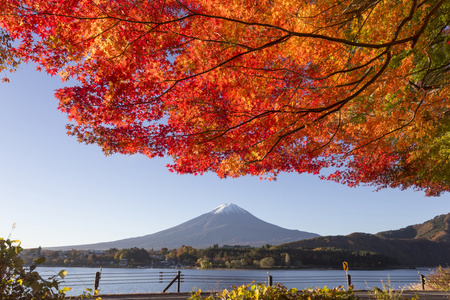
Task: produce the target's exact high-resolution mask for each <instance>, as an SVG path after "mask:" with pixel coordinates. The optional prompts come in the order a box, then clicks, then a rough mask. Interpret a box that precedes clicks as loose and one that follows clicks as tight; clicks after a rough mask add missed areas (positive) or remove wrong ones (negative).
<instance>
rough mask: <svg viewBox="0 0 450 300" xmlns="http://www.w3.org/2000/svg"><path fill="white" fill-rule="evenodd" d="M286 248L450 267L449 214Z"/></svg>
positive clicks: (314, 240)
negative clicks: (358, 253) (327, 250)
mask: <svg viewBox="0 0 450 300" xmlns="http://www.w3.org/2000/svg"><path fill="white" fill-rule="evenodd" d="M283 246H284V247H287V248H308V249H316V248H335V249H342V250H348V251H371V252H376V253H379V254H383V255H386V256H389V257H392V258H395V259H396V260H398V261H399V262H400V264H402V265H403V266H408V267H434V266H438V265H442V266H444V265H449V264H450V251H449V250H450V214H447V215H440V216H437V217H435V218H433V219H431V220H428V221H426V222H424V223H422V224H416V225H411V226H407V227H405V228H401V229H398V230H391V231H384V232H380V233H377V234H368V233H352V234H349V235H346V236H342V235H338V236H322V237H317V238H313V239H308V240H301V241H296V242H291V243H286V244H283Z"/></svg>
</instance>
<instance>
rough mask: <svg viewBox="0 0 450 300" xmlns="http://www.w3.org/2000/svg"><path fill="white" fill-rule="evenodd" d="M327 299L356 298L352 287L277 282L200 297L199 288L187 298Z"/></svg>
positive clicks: (210, 299)
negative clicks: (305, 286)
mask: <svg viewBox="0 0 450 300" xmlns="http://www.w3.org/2000/svg"><path fill="white" fill-rule="evenodd" d="M202 299H204V300H219V299H220V300H225V299H227V300H228V299H229V300H241V299H242V300H244V299H245V300H257V299H261V300H263V299H267V300H269V299H270V300H284V299H286V300H288V299H289V300H327V299H342V300H352V299H358V297H357V296H356V295H355V294H354V293H353V290H352V289H349V290H344V289H343V287H342V286H340V287H337V288H333V289H328V288H327V287H324V288H322V289H320V288H316V289H304V290H297V289H295V288H293V289H289V290H288V289H287V288H286V287H285V286H283V285H281V284H278V285H275V286H265V285H263V284H260V283H259V284H257V285H250V284H248V285H243V286H240V287H237V288H236V287H234V289H233V290H231V291H228V290H223V291H222V292H219V293H217V294H214V295H211V296H208V297H206V298H202V296H201V290H198V291H197V292H193V293H192V295H191V297H190V298H189V300H202Z"/></svg>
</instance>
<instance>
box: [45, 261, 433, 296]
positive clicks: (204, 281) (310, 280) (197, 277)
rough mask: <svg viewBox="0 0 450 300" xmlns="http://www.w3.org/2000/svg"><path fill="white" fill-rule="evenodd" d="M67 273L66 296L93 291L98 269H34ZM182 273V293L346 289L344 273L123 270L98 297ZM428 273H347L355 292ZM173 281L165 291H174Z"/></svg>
mask: <svg viewBox="0 0 450 300" xmlns="http://www.w3.org/2000/svg"><path fill="white" fill-rule="evenodd" d="M62 269H64V270H66V271H67V276H66V278H65V279H64V282H63V283H62V284H61V285H60V287H65V286H68V287H71V288H72V290H71V291H70V292H69V293H67V294H68V295H80V294H82V293H83V291H85V290H86V288H90V289H93V288H94V282H95V273H96V272H98V271H100V269H98V268H58V267H51V268H50V267H39V268H38V269H37V270H38V271H39V273H40V274H41V276H42V277H43V278H48V277H49V276H53V275H56V274H58V272H59V271H60V270H62ZM177 271H180V272H181V275H182V280H181V283H180V291H181V292H190V291H192V290H197V289H202V291H218V290H221V289H224V288H228V289H230V288H231V286H232V285H236V286H240V285H243V284H249V283H251V282H252V281H255V283H266V284H267V282H268V275H270V276H272V278H273V282H274V283H276V282H279V283H282V284H283V285H284V286H286V287H288V288H293V287H295V288H298V289H303V288H307V287H324V286H327V287H330V288H332V287H337V286H340V285H343V286H345V287H346V286H347V276H346V273H345V271H340V270H314V269H312V270H269V271H267V270H196V269H180V270H176V269H122V268H104V269H103V270H102V273H101V279H100V285H99V290H100V293H101V294H128V293H160V292H162V291H163V290H164V289H165V288H166V287H167V285H168V284H169V283H170V281H172V279H173V278H174V277H175V276H176V275H177ZM429 273H430V270H428V269H394V270H355V271H352V270H350V271H349V272H348V274H349V275H350V276H351V280H352V284H353V285H354V286H355V288H356V289H371V288H373V287H375V286H377V287H380V288H382V287H383V283H384V284H388V282H389V281H390V285H391V286H392V287H393V288H403V287H405V286H408V285H411V284H418V283H419V282H420V275H419V274H422V275H427V274H429ZM176 285H177V284H176V282H175V283H174V284H173V286H172V287H170V288H169V289H168V290H167V292H176V289H177V286H176Z"/></svg>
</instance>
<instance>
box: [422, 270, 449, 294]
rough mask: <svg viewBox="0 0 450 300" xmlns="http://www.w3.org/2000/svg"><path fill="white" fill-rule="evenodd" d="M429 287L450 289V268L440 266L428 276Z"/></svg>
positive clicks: (443, 289)
mask: <svg viewBox="0 0 450 300" xmlns="http://www.w3.org/2000/svg"><path fill="white" fill-rule="evenodd" d="M427 287H429V288H430V289H432V290H440V291H450V268H442V267H441V266H439V267H438V268H437V269H436V270H434V271H433V272H432V273H431V274H430V275H428V276H427Z"/></svg>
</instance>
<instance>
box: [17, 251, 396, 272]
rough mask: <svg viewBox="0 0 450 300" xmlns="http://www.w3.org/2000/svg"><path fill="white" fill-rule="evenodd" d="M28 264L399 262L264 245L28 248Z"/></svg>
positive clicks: (391, 264) (334, 265)
mask: <svg viewBox="0 0 450 300" xmlns="http://www.w3.org/2000/svg"><path fill="white" fill-rule="evenodd" d="M22 257H23V258H24V259H25V261H26V263H27V264H28V265H31V264H32V263H33V260H34V259H36V258H38V257H45V258H46V261H45V263H44V264H43V265H44V266H58V267H64V266H66V267H100V266H101V267H153V268H171V267H172V268H173V267H185V268H202V269H214V268H232V269H261V268H262V269H270V268H292V269H295V268H313V267H318V268H342V263H343V262H344V261H346V262H348V263H349V265H350V268H353V269H355V268H359V269H362V268H365V269H367V268H390V267H396V266H398V265H399V262H398V261H397V260H396V259H394V258H391V257H388V256H386V255H382V254H377V253H375V252H371V251H349V250H341V249H336V248H315V249H306V248H298V249H293V248H286V247H283V246H271V245H265V246H262V247H260V248H255V247H246V246H226V245H225V246H221V247H219V246H218V245H214V246H212V247H210V248H206V249H194V248H192V247H191V246H183V247H180V248H178V249H172V250H169V249H167V248H162V249H161V250H158V251H153V250H145V249H142V248H141V249H139V248H129V249H120V250H119V249H115V248H113V249H109V250H105V251H98V250H95V251H93V250H69V251H53V250H43V249H41V248H37V249H28V250H25V251H24V252H23V254H22Z"/></svg>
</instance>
